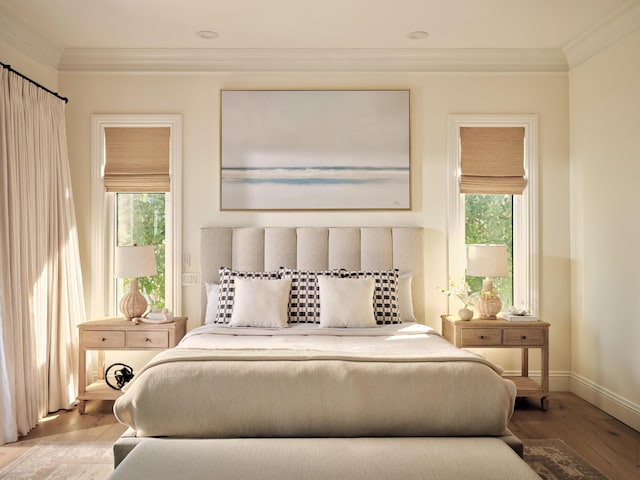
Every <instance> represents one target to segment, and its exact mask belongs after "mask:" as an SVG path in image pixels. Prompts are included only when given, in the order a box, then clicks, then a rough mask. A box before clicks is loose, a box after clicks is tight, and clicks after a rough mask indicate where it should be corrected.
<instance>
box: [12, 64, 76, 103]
mask: <svg viewBox="0 0 640 480" xmlns="http://www.w3.org/2000/svg"><path fill="white" fill-rule="evenodd" d="M0 65H2V66H3V67H4V68H6V69H7V70H9V71H10V72H13V73H15V74H16V75H18V76H19V77H21V78H24V79H25V80H26V81H27V82H30V83H32V84H34V85H35V86H36V87H38V88H41V89H42V90H44V91H46V92H49V93H50V94H51V95H54V96H56V97H58V98H59V99H60V100H63V101H64V103H68V102H69V99H68V98H67V97H63V96H62V95H60V94H59V93H57V92H54V91H52V90H49V89H48V88H47V87H45V86H44V85H40V84H39V83H38V82H36V81H35V80H31V79H30V78H29V77H27V76H26V75H23V74H22V73H20V72H18V71H17V70H14V69H13V68H11V65H7V64H6V63H2V62H0Z"/></svg>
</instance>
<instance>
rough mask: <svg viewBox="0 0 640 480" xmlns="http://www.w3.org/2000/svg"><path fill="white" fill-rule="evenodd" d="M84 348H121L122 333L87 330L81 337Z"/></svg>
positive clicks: (122, 342) (122, 344)
mask: <svg viewBox="0 0 640 480" xmlns="http://www.w3.org/2000/svg"><path fill="white" fill-rule="evenodd" d="M82 341H83V343H84V347H85V348H122V347H124V332H112V331H109V330H88V331H85V332H84V335H83V337H82Z"/></svg>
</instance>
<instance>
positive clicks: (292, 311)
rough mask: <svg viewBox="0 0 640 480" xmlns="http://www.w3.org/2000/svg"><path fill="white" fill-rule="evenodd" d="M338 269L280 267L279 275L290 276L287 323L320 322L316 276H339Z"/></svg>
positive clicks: (282, 276)
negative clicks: (309, 269) (321, 269)
mask: <svg viewBox="0 0 640 480" xmlns="http://www.w3.org/2000/svg"><path fill="white" fill-rule="evenodd" d="M340 273H341V271H340V270H327V271H317V272H314V271H306V270H293V269H290V268H285V267H281V268H280V277H281V278H291V292H290V294H289V311H288V314H289V323H320V289H319V287H318V277H319V276H323V275H324V276H328V277H339V276H340Z"/></svg>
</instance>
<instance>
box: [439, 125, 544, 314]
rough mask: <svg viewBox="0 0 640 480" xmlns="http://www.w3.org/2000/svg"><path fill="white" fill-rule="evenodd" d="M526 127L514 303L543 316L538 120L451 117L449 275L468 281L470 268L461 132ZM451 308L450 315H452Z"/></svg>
mask: <svg viewBox="0 0 640 480" xmlns="http://www.w3.org/2000/svg"><path fill="white" fill-rule="evenodd" d="M461 127H524V129H525V154H524V169H525V177H526V179H527V186H526V187H525V189H524V192H523V193H522V195H514V196H513V301H514V304H515V305H516V306H518V307H523V308H526V309H527V310H529V312H530V313H531V314H532V315H538V314H539V266H538V259H539V254H538V252H539V245H538V243H539V242H538V193H537V192H538V186H537V176H538V116H537V115H534V114H522V115H510V114H505V115H500V114H496V115H449V117H448V132H447V136H448V148H447V156H448V165H447V178H448V192H447V196H448V202H447V206H448V215H447V216H448V218H447V233H448V274H449V278H451V279H454V280H455V279H461V278H464V274H465V265H466V248H465V208H464V207H465V205H464V194H461V193H460V128H461ZM453 307H454V306H453V305H452V304H451V303H450V305H449V309H450V311H451V310H453Z"/></svg>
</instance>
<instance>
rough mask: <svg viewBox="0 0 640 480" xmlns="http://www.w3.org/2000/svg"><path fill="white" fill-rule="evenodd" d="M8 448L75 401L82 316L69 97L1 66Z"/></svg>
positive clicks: (0, 285)
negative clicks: (62, 97) (67, 116)
mask: <svg viewBox="0 0 640 480" xmlns="http://www.w3.org/2000/svg"><path fill="white" fill-rule="evenodd" d="M0 76H1V82H0V302H1V304H0V389H2V391H1V392H0V444H3V443H7V442H12V441H15V440H17V438H18V436H19V435H24V434H26V433H27V432H28V431H29V430H30V429H31V428H33V427H34V426H35V425H36V423H37V422H38V420H39V419H40V418H41V417H42V416H44V415H46V414H47V413H48V412H53V411H56V410H59V409H62V408H69V407H71V406H72V405H73V403H74V401H75V399H76V394H77V358H78V340H77V338H78V336H77V328H76V325H77V324H78V323H80V322H82V321H84V315H85V313H84V312H85V308H84V300H83V298H84V297H83V291H82V281H81V270H80V260H79V253H78V240H77V231H76V221H75V213H74V206H73V198H72V195H71V178H70V173H69V164H68V163H69V162H68V157H67V145H66V132H65V120H64V103H63V101H62V100H60V99H58V98H56V97H55V96H53V95H51V94H50V93H48V92H46V91H45V90H42V89H41V88H39V87H37V86H36V85H33V84H32V83H30V82H28V81H26V80H24V79H23V78H21V77H20V76H19V75H16V74H15V73H13V72H12V71H10V70H8V69H5V68H2V69H0Z"/></svg>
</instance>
